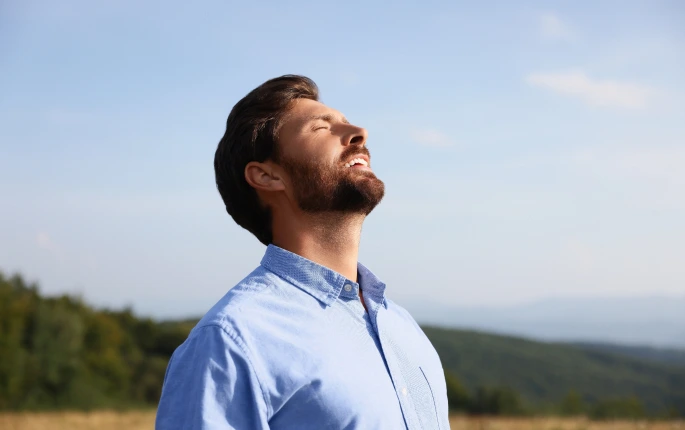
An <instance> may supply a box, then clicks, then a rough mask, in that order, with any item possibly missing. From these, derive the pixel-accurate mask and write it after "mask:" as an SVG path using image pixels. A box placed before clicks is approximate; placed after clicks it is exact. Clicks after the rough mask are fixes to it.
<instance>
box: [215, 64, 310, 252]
mask: <svg viewBox="0 0 685 430" xmlns="http://www.w3.org/2000/svg"><path fill="white" fill-rule="evenodd" d="M300 98H305V99H311V100H318V99H319V89H318V88H317V86H316V84H315V83H314V81H312V80H311V79H309V78H307V77H304V76H297V75H285V76H281V77H279V78H274V79H271V80H268V81H266V82H264V83H263V84H262V85H260V86H258V87H257V88H255V89H254V90H252V91H250V93H249V94H248V95H246V96H245V97H243V98H242V99H241V100H240V101H239V102H238V103H236V105H235V106H233V109H232V110H231V113H230V114H229V115H228V119H227V120H226V133H224V136H223V137H222V138H221V141H219V146H218V147H217V149H216V153H215V154H214V174H215V176H216V187H217V189H218V190H219V194H221V198H222V199H223V201H224V204H225V205H226V212H228V214H229V215H231V217H233V220H234V221H235V222H236V223H237V224H238V225H239V226H241V227H243V228H244V229H246V230H248V231H249V232H251V233H252V234H254V235H255V236H256V237H257V239H259V241H260V242H262V243H263V244H265V245H268V244H270V243H271V242H272V240H273V233H272V229H271V211H270V210H269V208H268V207H265V206H264V205H263V204H262V203H261V202H260V200H259V197H258V196H257V191H256V190H255V189H254V188H252V187H251V186H250V184H248V183H247V181H246V180H245V166H247V163H249V162H251V161H258V162H263V161H266V160H268V159H271V160H274V161H278V148H277V139H278V130H279V128H280V125H281V123H282V120H283V117H284V114H285V113H286V112H287V111H288V110H289V109H290V105H291V103H292V102H293V101H294V100H296V99H300Z"/></svg>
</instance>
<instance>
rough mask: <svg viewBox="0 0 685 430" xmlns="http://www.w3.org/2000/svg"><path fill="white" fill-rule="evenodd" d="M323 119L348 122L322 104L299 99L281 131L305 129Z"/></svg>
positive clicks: (285, 119) (282, 125)
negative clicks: (311, 123)
mask: <svg viewBox="0 0 685 430" xmlns="http://www.w3.org/2000/svg"><path fill="white" fill-rule="evenodd" d="M322 119H323V120H326V121H332V122H338V121H340V122H345V123H346V122H347V120H346V119H345V116H344V115H343V114H342V113H340V112H339V111H337V110H336V109H333V108H331V107H329V106H326V105H325V104H323V103H321V102H318V101H316V100H310V99H297V100H295V101H294V102H293V105H292V106H291V108H290V110H288V112H287V113H286V115H285V117H284V118H283V123H282V124H281V129H282V130H283V131H288V130H289V131H293V130H297V129H300V128H302V127H304V126H305V125H307V124H308V123H310V122H312V121H316V120H322Z"/></svg>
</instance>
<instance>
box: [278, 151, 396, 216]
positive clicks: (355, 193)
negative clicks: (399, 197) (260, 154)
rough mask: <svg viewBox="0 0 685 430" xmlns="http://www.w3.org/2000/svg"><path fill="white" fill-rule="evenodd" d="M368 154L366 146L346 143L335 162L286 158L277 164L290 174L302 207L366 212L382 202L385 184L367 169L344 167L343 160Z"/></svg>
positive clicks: (313, 211) (321, 211) (314, 211)
mask: <svg viewBox="0 0 685 430" xmlns="http://www.w3.org/2000/svg"><path fill="white" fill-rule="evenodd" d="M357 154H366V155H369V150H368V149H366V148H365V147H361V148H358V147H349V148H347V150H346V151H344V152H343V154H342V155H341V157H340V160H339V161H338V162H337V163H334V164H326V165H323V164H321V162H318V161H314V160H302V159H297V160H295V159H286V158H285V157H281V159H280V160H279V164H281V166H283V168H284V169H285V171H286V172H287V173H288V175H290V177H291V179H292V183H293V186H294V190H293V191H294V196H295V199H296V201H297V204H298V206H299V207H300V209H301V210H303V211H305V212H309V213H325V212H341V213H349V214H363V215H368V214H369V213H371V211H372V210H373V209H374V208H375V207H376V206H377V205H378V203H380V202H381V200H382V199H383V195H384V194H385V184H384V183H383V181H381V180H380V179H378V178H377V177H376V175H374V174H373V173H372V172H370V171H364V170H356V169H354V168H351V167H349V168H346V167H343V163H344V160H346V159H347V158H349V157H351V156H353V155H357Z"/></svg>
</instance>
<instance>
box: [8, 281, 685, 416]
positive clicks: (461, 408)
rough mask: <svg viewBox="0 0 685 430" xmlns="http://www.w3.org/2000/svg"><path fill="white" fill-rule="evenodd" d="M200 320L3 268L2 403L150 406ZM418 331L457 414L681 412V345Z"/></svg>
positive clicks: (684, 390) (684, 402) (684, 375)
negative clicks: (95, 299)
mask: <svg viewBox="0 0 685 430" xmlns="http://www.w3.org/2000/svg"><path fill="white" fill-rule="evenodd" d="M195 322H196V320H193V321H155V320H153V319H150V318H143V317H139V316H136V315H134V313H133V312H132V311H131V310H130V309H124V310H119V311H113V310H105V309H95V308H93V307H92V306H89V305H88V304H86V303H84V301H83V300H81V299H80V298H78V297H73V296H68V295H64V296H59V297H44V296H42V295H41V294H40V291H39V288H38V286H37V285H36V284H35V283H29V282H27V281H26V280H25V279H24V278H22V277H21V276H19V275H13V276H7V275H4V274H3V273H1V272H0V410H46V409H79V410H92V409H100V408H116V409H125V408H148V407H155V406H156V404H157V401H158V399H159V396H160V392H161V386H162V381H163V379H164V373H165V370H166V366H167V363H168V361H169V357H170V356H171V354H172V353H173V351H174V349H175V348H176V347H177V346H178V345H180V344H181V342H183V341H184V340H185V338H186V336H187V335H188V333H189V331H190V329H191V328H192V327H193V326H194V325H195ZM424 331H425V332H426V335H427V336H428V337H429V338H430V339H431V341H432V342H433V344H434V346H435V348H436V349H437V351H438V354H439V355H440V357H441V360H442V363H443V367H444V368H445V377H446V381H447V385H448V398H449V403H450V409H451V410H452V411H454V412H456V413H464V414H478V415H480V414H488V415H532V414H555V415H587V416H590V417H593V418H597V419H604V418H618V417H622V418H641V417H654V418H671V417H685V359H683V358H685V354H682V352H681V351H666V352H664V354H661V353H660V352H659V351H656V352H655V351H646V350H645V349H640V348H632V349H630V348H628V349H626V348H622V347H611V346H602V345H597V344H577V345H572V344H552V343H543V342H535V341H530V340H525V339H518V338H514V337H507V336H497V335H492V334H487V333H479V332H474V331H465V330H452V329H441V328H435V327H424ZM664 357H665V358H664Z"/></svg>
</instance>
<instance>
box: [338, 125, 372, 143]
mask: <svg viewBox="0 0 685 430" xmlns="http://www.w3.org/2000/svg"><path fill="white" fill-rule="evenodd" d="M349 127H350V130H349V132H348V133H347V134H346V135H345V139H344V142H343V144H344V145H345V146H347V145H357V146H364V145H365V144H366V138H367V137H368V134H369V133H368V132H367V131H366V129H365V128H363V127H357V126H356V125H351V124H350V125H349Z"/></svg>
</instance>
